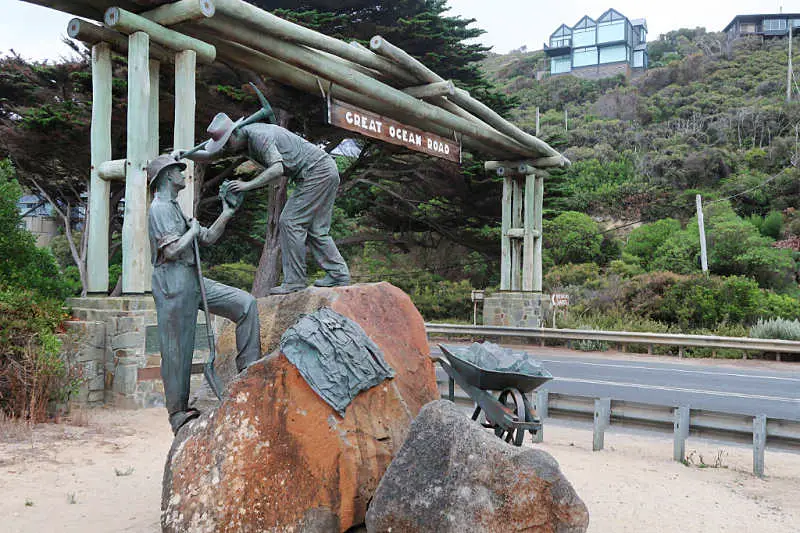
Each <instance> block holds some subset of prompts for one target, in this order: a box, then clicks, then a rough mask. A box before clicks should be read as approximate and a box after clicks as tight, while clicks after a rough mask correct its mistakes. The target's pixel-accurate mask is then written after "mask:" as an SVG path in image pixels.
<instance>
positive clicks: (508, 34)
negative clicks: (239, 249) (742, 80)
mask: <svg viewBox="0 0 800 533" xmlns="http://www.w3.org/2000/svg"><path fill="white" fill-rule="evenodd" d="M449 5H450V6H451V13H452V14H454V15H460V16H462V17H465V18H474V19H476V20H477V22H476V23H475V25H476V26H477V27H479V28H482V29H484V30H486V34H485V35H484V36H483V37H482V38H481V39H480V40H481V42H483V43H485V44H487V45H490V46H493V47H494V51H495V52H498V53H505V52H508V51H509V50H513V49H515V48H519V47H521V46H523V45H525V46H527V47H528V49H529V50H538V49H540V48H541V47H542V43H543V42H545V41H546V40H547V38H548V37H549V35H550V34H551V33H552V32H553V31H554V30H555V29H556V28H557V27H558V26H559V25H561V23H565V24H567V25H568V26H571V25H573V24H575V23H576V22H577V21H578V20H579V19H580V18H581V17H582V16H583V15H589V16H590V17H592V18H597V17H599V16H600V15H601V14H602V13H603V12H604V11H605V10H606V9H608V8H609V7H613V8H614V9H616V10H617V11H619V12H620V13H622V14H623V15H625V16H626V17H629V18H632V19H635V18H645V19H647V25H648V28H649V35H648V40H652V39H656V38H658V35H659V34H660V33H665V32H668V31H671V30H675V29H678V28H685V27H690V28H694V27H696V26H705V27H706V29H708V30H709V31H720V30H722V28H724V27H725V25H726V24H727V23H728V22H730V20H731V19H732V18H733V17H734V16H735V15H738V14H747V13H776V12H778V11H779V9H780V8H781V7H783V11H784V12H785V13H797V12H800V0H713V1H709V0H672V1H661V2H642V1H641V0H614V1H613V2H609V3H600V2H596V1H594V2H593V1H588V0H556V1H555V2H553V1H552V0H551V1H547V2H545V1H542V0H449ZM645 6H647V7H645ZM70 18H72V16H71V15H67V14H66V13H60V12H57V11H52V10H50V9H47V8H44V7H40V6H36V5H32V4H28V3H26V2H22V1H21V0H0V54H5V53H7V52H8V51H9V49H12V48H13V49H14V50H15V51H16V52H17V53H19V54H21V55H22V56H23V57H25V58H28V59H39V60H41V59H58V58H59V57H62V56H69V55H70V54H71V50H70V49H69V48H67V47H66V46H65V45H63V44H62V43H61V38H62V36H64V35H66V29H67V22H68V21H69V19H70Z"/></svg>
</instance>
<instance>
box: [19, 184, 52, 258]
mask: <svg viewBox="0 0 800 533" xmlns="http://www.w3.org/2000/svg"><path fill="white" fill-rule="evenodd" d="M17 208H18V209H19V212H20V214H21V215H22V220H23V222H24V223H25V229H27V230H28V231H30V232H31V233H33V235H34V237H36V246H47V245H48V244H49V243H50V240H51V239H52V238H53V237H55V236H56V235H57V234H58V222H57V220H56V218H55V217H54V216H53V207H52V206H51V205H50V204H48V203H47V201H45V200H42V199H41V198H39V197H38V196H34V195H25V196H23V197H22V198H20V199H19V202H17Z"/></svg>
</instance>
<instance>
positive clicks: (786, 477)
mask: <svg viewBox="0 0 800 533" xmlns="http://www.w3.org/2000/svg"><path fill="white" fill-rule="evenodd" d="M78 418H83V421H82V424H83V425H79V426H75V425H70V424H68V423H62V424H43V425H40V426H37V427H35V428H33V429H32V430H26V429H25V428H24V427H22V428H20V427H17V426H14V425H12V424H9V423H7V422H6V423H3V424H0V517H3V518H2V524H0V531H4V532H9V533H17V532H25V533H34V532H37V533H38V532H45V531H59V532H81V533H100V532H116V531H133V532H142V533H149V532H157V531H159V508H160V500H161V475H162V469H163V465H164V460H165V458H166V454H167V451H168V449H169V446H170V443H171V439H172V435H171V433H170V430H169V426H168V424H167V417H166V414H165V411H164V410H163V409H148V410H141V411H116V410H111V409H99V410H93V411H89V412H88V415H82V416H79V417H78ZM545 441H546V442H545V443H544V444H541V445H537V446H539V447H540V448H541V449H544V450H546V451H548V452H549V453H551V454H552V455H553V456H554V457H555V458H556V459H557V460H558V461H559V463H560V464H561V467H562V469H563V471H564V472H565V474H566V476H567V478H568V479H569V480H570V481H571V482H572V484H573V486H574V487H575V489H576V490H577V492H578V494H579V495H580V496H581V497H582V498H583V500H584V501H585V502H586V504H587V505H588V507H589V512H590V515H591V525H590V528H589V531H591V532H593V533H625V532H637V533H641V532H664V533H671V532H675V533H678V532H680V533H693V532H709V533H712V532H714V533H716V532H729V533H733V532H741V533H760V532H770V533H781V532H787V533H789V532H797V531H800V452H799V453H789V452H782V451H770V450H768V451H767V454H766V473H767V477H766V478H765V479H758V478H755V477H753V475H752V474H751V473H750V472H751V469H752V451H751V449H750V448H749V447H747V446H738V445H731V444H728V443H719V442H713V441H706V440H699V439H692V438H690V439H689V441H688V443H687V451H689V452H692V451H694V452H695V453H694V455H693V457H694V460H693V462H694V463H695V464H694V465H691V466H684V465H682V464H679V463H675V462H673V461H672V460H671V457H672V441H671V438H670V435H667V434H660V433H647V432H643V431H624V430H614V429H613V428H612V430H609V431H608V432H607V433H606V439H605V442H606V449H605V450H603V451H601V452H592V450H591V441H592V433H591V428H590V427H589V426H588V425H580V424H576V423H571V422H570V423H567V422H562V421H548V423H547V424H546V426H545ZM720 453H722V456H721V462H722V467H713V465H714V463H715V460H716V459H717V457H718V454H720ZM699 455H702V456H703V462H704V463H706V464H710V465H712V466H711V467H701V466H699V463H700V458H699Z"/></svg>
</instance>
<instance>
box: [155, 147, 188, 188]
mask: <svg viewBox="0 0 800 533" xmlns="http://www.w3.org/2000/svg"><path fill="white" fill-rule="evenodd" d="M171 166H178V167H180V168H181V170H186V163H181V162H180V161H176V160H175V158H174V157H172V156H171V155H167V154H164V155H160V156H158V157H156V158H155V159H153V160H152V161H150V163H149V164H148V165H147V186H148V187H152V186H153V182H155V181H156V178H157V177H158V175H159V174H161V171H162V170H164V169H165V168H167V167H171Z"/></svg>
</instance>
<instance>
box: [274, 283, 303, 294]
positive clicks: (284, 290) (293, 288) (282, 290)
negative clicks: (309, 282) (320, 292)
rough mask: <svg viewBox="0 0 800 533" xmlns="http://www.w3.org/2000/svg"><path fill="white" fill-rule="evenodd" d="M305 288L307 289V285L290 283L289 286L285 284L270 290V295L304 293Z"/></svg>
mask: <svg viewBox="0 0 800 533" xmlns="http://www.w3.org/2000/svg"><path fill="white" fill-rule="evenodd" d="M305 288H306V286H305V284H302V285H301V284H299V283H289V284H286V283H284V284H283V285H278V286H277V287H272V288H271V289H270V290H269V293H270V294H290V293H293V292H297V291H302V290H303V289H305Z"/></svg>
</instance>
